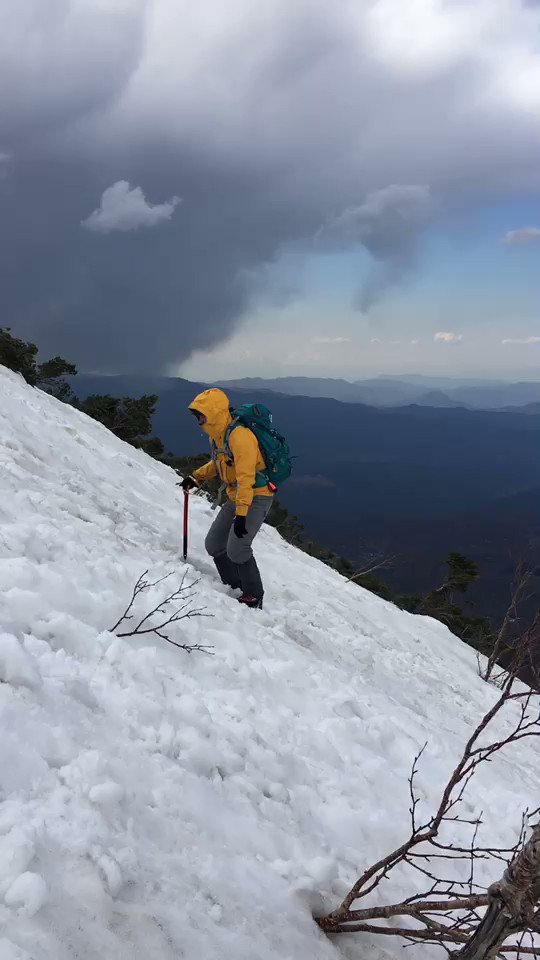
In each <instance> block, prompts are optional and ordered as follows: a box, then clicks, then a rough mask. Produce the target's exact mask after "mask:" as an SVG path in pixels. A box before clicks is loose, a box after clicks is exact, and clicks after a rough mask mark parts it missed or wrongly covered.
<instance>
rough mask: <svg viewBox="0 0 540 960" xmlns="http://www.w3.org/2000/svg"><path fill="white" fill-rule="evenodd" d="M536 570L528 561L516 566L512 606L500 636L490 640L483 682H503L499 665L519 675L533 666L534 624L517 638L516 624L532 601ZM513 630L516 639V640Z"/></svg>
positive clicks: (481, 674)
mask: <svg viewBox="0 0 540 960" xmlns="http://www.w3.org/2000/svg"><path fill="white" fill-rule="evenodd" d="M533 569H534V568H533V565H532V564H531V563H528V562H526V561H525V560H520V561H519V562H518V564H517V566H516V569H515V574H514V579H513V583H512V589H511V594H510V603H509V605H508V608H507V610H506V613H505V615H504V617H503V619H502V623H501V625H500V627H499V629H498V630H497V631H496V633H494V634H492V635H491V636H490V637H488V638H487V640H486V645H485V647H484V649H485V650H486V651H487V653H486V655H487V662H486V663H485V664H484V665H483V667H481V668H480V671H479V672H480V676H481V677H482V679H483V680H488V681H489V680H491V679H493V680H495V682H497V679H500V677H499V678H496V677H494V676H493V672H494V670H495V668H496V666H497V664H499V665H500V666H504V667H506V669H507V670H508V671H509V672H513V673H515V674H516V675H517V674H518V673H519V672H520V670H523V669H524V668H527V667H529V666H530V660H531V654H532V650H531V647H532V643H533V635H532V633H531V630H532V627H534V624H533V625H532V627H529V629H528V630H525V631H523V630H522V631H521V632H520V634H518V635H517V636H516V633H515V624H516V623H519V621H520V618H521V610H522V605H523V604H524V603H525V602H526V601H527V600H530V598H531V594H530V593H529V587H530V581H531V577H532V575H533ZM513 629H514V637H513V638H512V630H513ZM518 660H519V661H520V662H519V663H517V661H518ZM505 672H506V671H505ZM533 672H534V668H533ZM504 675H505V673H503V674H501V677H504Z"/></svg>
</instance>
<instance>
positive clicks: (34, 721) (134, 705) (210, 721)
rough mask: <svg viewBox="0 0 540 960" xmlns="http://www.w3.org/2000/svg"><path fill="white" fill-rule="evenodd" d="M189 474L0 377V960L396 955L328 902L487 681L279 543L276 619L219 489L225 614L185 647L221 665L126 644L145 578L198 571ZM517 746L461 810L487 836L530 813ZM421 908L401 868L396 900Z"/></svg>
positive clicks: (434, 627)
mask: <svg viewBox="0 0 540 960" xmlns="http://www.w3.org/2000/svg"><path fill="white" fill-rule="evenodd" d="M178 415H179V417H181V416H183V415H184V412H183V411H182V410H179V411H178ZM176 479H177V478H176V476H175V475H174V473H173V472H172V471H171V470H169V469H168V468H166V467H164V466H162V465H160V464H158V463H156V462H154V461H153V460H151V459H150V458H149V457H147V456H146V455H145V454H144V453H142V452H140V451H136V450H134V449H132V448H131V447H129V446H127V445H125V444H124V443H122V442H121V441H119V440H118V439H117V438H115V437H114V436H113V435H112V434H111V433H109V432H108V431H107V430H106V429H105V428H104V427H102V426H101V425H100V424H98V423H95V422H94V421H92V420H89V419H87V418H86V417H85V416H83V415H82V414H80V413H78V412H77V411H76V410H73V409H72V408H70V407H68V406H65V405H63V404H61V403H59V402H57V401H56V400H54V399H52V398H51V397H48V396H47V395H45V394H44V393H42V392H40V391H39V390H33V389H32V388H30V387H28V386H27V385H26V384H24V382H23V381H22V380H21V379H20V378H19V377H18V376H17V375H15V374H13V373H11V372H10V371H7V370H5V369H4V368H2V367H0V488H1V489H0V524H1V525H0V723H1V729H2V739H1V745H0V801H1V804H0V929H1V930H2V936H1V938H0V960H51V958H55V960H75V958H81V960H82V958H84V960H98V958H102V957H107V960H128V958H129V960H133V958H136V960H173V958H174V960H179V958H184V960H199V958H204V960H218V958H219V960H222V958H223V957H224V956H226V957H228V958H231V960H289V958H290V960H293V958H294V960H307V958H309V960H329V958H338V957H340V956H350V957H358V958H366V957H368V956H369V957H370V958H372V960H380V958H383V957H395V956H398V955H399V956H401V955H402V953H401V943H400V942H398V941H396V942H392V941H389V940H386V938H381V937H369V936H361V935H354V936H351V937H349V938H346V937H345V938H344V937H342V938H340V940H339V941H337V940H333V941H330V940H328V939H327V938H325V937H324V936H323V935H322V934H321V933H320V932H319V930H318V928H317V927H316V925H315V924H314V923H313V921H312V919H311V911H312V909H317V908H318V907H320V906H321V903H322V900H321V898H323V899H324V904H325V905H326V906H327V907H330V906H334V905H336V903H337V901H338V899H339V898H340V897H341V896H342V895H343V894H344V893H345V892H346V890H347V889H348V887H349V886H350V884H351V883H352V882H353V880H354V879H355V878H356V876H357V875H358V872H359V870H360V869H361V868H362V866H363V865H364V866H365V865H366V864H367V863H369V862H371V861H372V860H373V859H376V858H378V857H379V856H380V855H381V854H384V853H385V852H387V851H388V850H389V849H390V848H391V847H393V846H395V845H397V844H398V843H400V842H401V841H402V840H403V839H404V838H405V837H406V836H408V829H409V814H408V805H409V804H408V784H407V777H408V775H409V771H410V767H411V762H412V759H413V757H414V755H415V754H416V753H417V752H418V751H419V749H420V748H421V747H422V746H423V744H424V743H425V741H426V740H428V741H429V743H428V747H427V749H426V752H425V754H424V757H423V759H422V763H421V769H420V775H419V778H418V789H419V792H420V795H421V797H422V801H423V808H424V809H425V810H426V812H427V810H428V809H429V808H430V805H433V804H434V802H435V800H437V798H438V790H439V789H440V786H441V784H442V783H443V782H444V780H445V778H446V777H447V775H448V773H449V771H450V770H451V769H452V768H453V766H454V764H455V762H456V760H457V758H458V756H459V753H460V748H461V746H462V744H463V742H464V740H465V737H466V735H467V733H468V731H469V730H470V728H471V725H472V724H474V723H475V721H476V720H477V719H478V718H479V717H480V715H481V714H482V713H483V712H484V711H485V710H486V708H487V707H488V706H489V705H490V704H491V703H492V702H493V699H494V696H495V694H494V691H493V690H492V689H491V688H490V687H489V686H487V685H486V684H484V683H483V682H482V681H480V680H479V679H478V677H477V675H476V661H475V655H474V653H473V652H472V651H471V650H470V649H468V648H467V647H466V646H465V645H463V644H462V643H461V642H460V641H458V640H457V639H455V638H454V637H453V636H452V635H451V634H450V633H449V632H448V631H447V630H446V629H445V628H444V627H443V626H442V625H441V624H439V623H437V622H436V621H433V620H430V619H426V618H419V617H413V616H410V615H408V614H407V613H403V612H401V611H399V610H397V609H396V608H395V607H393V606H392V605H391V604H389V603H386V602H384V601H382V600H380V599H378V598H377V597H374V596H373V595H371V594H370V593H367V592H365V591H363V590H361V589H360V588H358V587H356V586H354V585H352V584H347V583H346V582H345V581H344V580H343V579H342V578H341V577H339V576H338V575H337V574H336V573H334V572H333V571H331V570H329V569H328V568H326V567H324V566H323V565H322V564H320V563H318V562H317V561H316V560H313V559H312V558H310V557H307V556H305V555H303V554H302V553H299V552H298V551H297V550H295V549H294V548H292V547H290V546H289V545H287V544H285V543H284V542H283V541H282V540H281V538H280V537H279V535H278V534H277V533H276V532H275V531H274V530H272V529H269V528H266V529H264V531H263V532H262V533H261V535H260V537H259V538H258V539H257V554H258V557H259V560H260V563H261V567H262V570H263V575H264V579H265V582H266V587H267V596H266V606H265V610H264V611H263V612H262V613H258V612H253V611H250V610H245V609H242V608H239V606H238V604H237V603H236V601H235V599H234V596H231V593H230V591H228V590H227V589H226V588H224V587H223V586H222V585H221V584H220V583H218V581H217V579H216V575H215V573H214V569H213V566H212V563H211V562H210V560H209V558H208V557H207V556H206V555H205V553H204V547H203V541H204V535H205V531H206V529H207V528H208V525H209V523H210V522H211V519H212V514H211V512H210V508H209V506H208V504H207V503H206V502H205V501H204V500H203V499H202V498H193V499H192V502H191V520H192V522H191V547H190V561H189V563H188V565H187V574H188V579H189V581H190V582H192V581H195V580H197V579H198V578H200V580H199V583H198V584H197V586H196V588H195V594H196V597H195V600H196V604H197V606H205V607H206V608H207V610H208V612H209V613H211V614H212V617H211V618H200V617H199V618H193V619H190V620H184V621H182V622H181V623H179V624H177V626H176V633H175V634H174V636H175V637H176V639H178V640H180V641H181V642H189V643H201V644H208V645H211V646H212V647H213V656H207V655H204V654H201V653H193V654H191V655H189V654H187V653H185V652H184V651H182V650H177V649H174V648H173V647H171V646H169V645H167V644H166V643H165V642H164V641H163V640H160V639H159V638H157V637H152V636H147V637H142V638H125V639H119V638H117V637H115V636H113V635H112V634H111V633H110V632H108V629H109V628H110V627H111V626H112V625H113V624H114V623H115V622H116V621H117V619H118V618H119V616H120V615H121V613H122V612H123V610H124V609H125V607H126V605H127V603H128V601H129V598H130V596H131V592H132V588H133V586H134V584H135V581H136V580H137V578H138V576H139V575H140V574H141V573H142V572H143V571H144V570H147V569H148V571H149V574H148V576H149V577H151V578H152V579H153V580H156V579H158V578H159V577H161V576H164V575H165V574H167V573H169V572H173V573H174V575H175V576H174V578H172V579H171V582H172V583H173V585H174V584H175V583H176V582H178V581H179V580H180V579H181V578H182V575H183V574H184V573H185V572H186V570H185V566H184V564H183V562H182V559H181V555H180V527H181V496H180V491H179V489H178V487H177V486H176V485H175V481H176ZM167 584H168V581H167V582H166V583H164V584H161V585H159V586H158V587H156V588H155V589H154V590H153V591H152V592H151V596H150V597H149V598H148V599H146V600H145V599H144V598H142V599H141V601H140V604H139V606H138V607H137V611H139V612H140V613H141V615H142V614H143V613H145V612H147V611H148V609H149V601H150V600H151V601H153V603H152V606H153V605H155V603H157V602H158V601H159V600H160V599H161V598H162V597H163V596H165V593H166V590H167ZM143 601H144V603H143ZM504 722H506V721H504V720H503V721H501V723H502V724H503V725H504ZM518 747H519V749H516V750H515V752H513V753H507V754H506V755H499V756H498V757H497V759H496V761H495V762H493V763H492V764H490V765H487V766H486V767H485V768H483V769H482V771H481V773H480V774H479V776H478V781H477V790H476V791H475V793H474V795H471V796H470V798H469V799H468V800H467V801H466V805H465V810H466V811H467V812H469V813H478V812H479V810H480V808H481V809H482V810H483V811H484V815H483V819H484V822H485V824H486V827H485V830H486V831H487V836H486V835H485V836H484V839H487V838H488V837H489V840H490V842H491V843H498V842H500V843H507V842H508V841H513V839H514V837H515V832H516V830H517V828H518V826H519V818H520V811H521V809H522V808H523V807H525V806H526V805H529V806H530V807H535V806H537V805H538V788H539V785H540V777H539V773H538V769H537V757H536V755H535V753H534V751H533V748H532V746H530V745H529V744H528V743H527V742H525V743H523V744H520V745H518ZM453 829H454V831H455V833H456V836H459V838H460V840H463V839H464V836H463V833H461V832H460V831H462V830H463V829H464V828H463V827H459V825H456V826H455V827H454V828H453ZM487 879H494V878H493V877H488V878H487ZM410 893H411V884H410V880H409V881H407V880H406V879H405V877H404V875H403V874H401V875H400V876H399V877H398V878H397V879H396V880H394V881H392V883H387V885H386V886H385V887H384V890H383V895H384V897H385V898H386V902H391V900H394V899H397V898H398V897H400V896H403V895H408V894H410ZM432 950H435V952H434V953H433V952H432ZM420 954H421V955H422V956H424V957H426V958H429V957H431V956H439V955H440V954H439V953H438V952H437V949H436V948H430V947H427V948H418V949H417V950H416V951H415V956H416V955H420Z"/></svg>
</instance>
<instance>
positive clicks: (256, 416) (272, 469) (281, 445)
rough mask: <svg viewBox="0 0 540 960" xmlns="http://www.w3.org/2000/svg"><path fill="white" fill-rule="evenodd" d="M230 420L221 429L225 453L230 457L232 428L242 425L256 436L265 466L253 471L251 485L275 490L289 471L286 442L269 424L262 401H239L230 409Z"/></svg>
mask: <svg viewBox="0 0 540 960" xmlns="http://www.w3.org/2000/svg"><path fill="white" fill-rule="evenodd" d="M231 415H232V418H233V422H232V423H231V424H230V425H229V426H228V427H227V430H226V432H225V452H226V454H227V456H228V457H230V459H231V460H232V458H233V457H232V453H231V448H230V446H229V437H230V435H231V433H232V431H233V430H234V429H235V427H238V426H240V425H241V426H243V427H247V428H248V430H251V432H252V433H254V434H255V436H256V438H257V443H258V444H259V449H260V451H261V454H262V456H263V459H264V462H265V465H266V469H265V470H264V471H262V470H261V471H257V474H256V476H255V483H254V486H255V487H266V486H269V487H270V489H274V490H276V489H277V488H278V487H279V486H281V484H282V483H284V481H285V480H287V478H288V477H290V475H291V472H292V461H291V451H290V449H289V444H288V443H287V441H286V440H285V437H282V436H281V434H280V433H278V432H277V430H275V429H274V427H273V426H272V414H271V413H270V410H269V409H268V407H265V406H264V405H263V404H262V403H243V404H242V406H241V407H236V409H231Z"/></svg>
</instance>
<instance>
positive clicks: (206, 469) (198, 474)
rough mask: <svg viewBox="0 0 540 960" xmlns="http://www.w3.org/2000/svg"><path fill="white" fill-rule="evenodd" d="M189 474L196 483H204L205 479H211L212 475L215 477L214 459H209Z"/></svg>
mask: <svg viewBox="0 0 540 960" xmlns="http://www.w3.org/2000/svg"><path fill="white" fill-rule="evenodd" d="M191 476H192V477H193V479H194V480H196V481H197V483H206V481H207V480H212V479H213V478H214V477H217V469H216V465H215V463H214V461H213V460H209V461H208V463H205V464H204V466H203V467H199V469H198V470H194V471H193V473H192V474H191Z"/></svg>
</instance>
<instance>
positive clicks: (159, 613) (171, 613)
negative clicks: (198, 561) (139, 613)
mask: <svg viewBox="0 0 540 960" xmlns="http://www.w3.org/2000/svg"><path fill="white" fill-rule="evenodd" d="M147 574H148V570H145V571H144V573H142V574H141V576H140V577H139V579H138V580H137V583H136V584H135V586H134V587H133V593H132V595H131V600H130V601H129V603H128V605H127V607H126V609H125V610H124V612H123V614H122V616H121V617H120V619H119V620H117V622H116V623H115V624H114V626H113V627H111V628H110V630H109V633H114V634H115V635H116V636H117V637H142V636H144V635H146V634H152V633H153V634H155V635H156V636H158V637H160V638H161V639H162V640H166V641H167V643H170V644H172V646H173V647H178V648H179V649H180V650H185V651H186V652H187V653H194V652H196V651H197V652H200V653H208V654H211V652H212V647H210V646H206V645H205V644H200V643H191V644H190V643H180V642H179V641H178V640H173V639H172V638H171V637H170V636H168V634H167V633H164V632H163V631H164V630H166V629H167V627H171V626H173V625H174V624H175V623H179V622H180V620H190V619H192V618H193V617H209V616H211V614H209V613H206V612H205V609H204V607H201V608H199V609H197V608H195V609H194V608H193V607H192V603H193V594H192V591H193V590H194V588H195V587H196V586H197V584H198V583H199V581H198V580H195V581H194V582H193V583H189V584H186V574H184V575H183V577H182V580H181V581H180V585H179V586H178V587H177V588H176V589H175V590H173V591H172V593H170V594H168V596H166V597H164V598H163V600H160V601H159V603H157V604H156V606H155V607H153V609H152V610H150V611H149V613H146V614H145V615H144V616H143V617H142V618H141V619H140V620H139V622H138V623H137V625H136V626H135V627H133V629H130V630H123V631H122V632H121V633H117V630H118V628H119V627H120V626H121V625H122V624H123V623H127V622H128V621H129V620H133V619H134V615H133V613H132V610H133V607H134V605H135V602H136V600H137V599H138V597H139V596H140V595H141V594H143V593H144V592H145V591H146V590H151V589H153V588H154V587H157V586H159V584H160V583H164V582H165V580H168V579H169V578H170V577H172V576H173V574H172V573H167V574H166V575H165V576H164V577H160V578H159V580H154V581H153V582H151V581H149V580H146V576H147ZM175 603H180V604H181V606H180V607H174V608H172V609H171V607H170V604H175ZM154 618H157V619H158V622H157V623H156V622H155V619H154ZM153 619H154V622H152V621H153Z"/></svg>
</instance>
